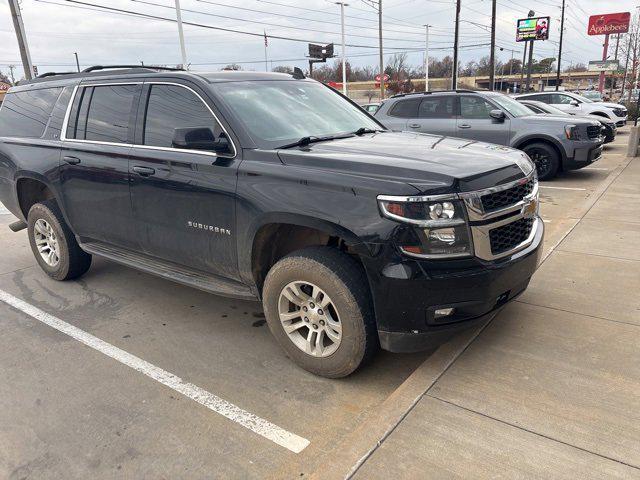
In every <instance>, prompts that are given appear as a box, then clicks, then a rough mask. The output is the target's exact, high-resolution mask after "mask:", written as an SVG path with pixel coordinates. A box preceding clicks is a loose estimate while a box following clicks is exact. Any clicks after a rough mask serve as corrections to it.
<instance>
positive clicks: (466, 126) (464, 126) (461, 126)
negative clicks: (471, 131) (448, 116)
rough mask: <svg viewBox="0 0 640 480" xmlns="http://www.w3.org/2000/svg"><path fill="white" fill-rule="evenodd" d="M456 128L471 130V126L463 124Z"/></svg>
mask: <svg viewBox="0 0 640 480" xmlns="http://www.w3.org/2000/svg"><path fill="white" fill-rule="evenodd" d="M458 128H471V125H468V124H466V123H463V124H462V125H458Z"/></svg>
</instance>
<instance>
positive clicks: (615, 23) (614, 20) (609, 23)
mask: <svg viewBox="0 0 640 480" xmlns="http://www.w3.org/2000/svg"><path fill="white" fill-rule="evenodd" d="M630 21H631V13H629V12H622V13H607V14H605V15H591V16H590V17H589V26H588V27H587V33H588V34H589V35H610V34H612V33H613V34H615V33H627V32H628V31H629V22H630Z"/></svg>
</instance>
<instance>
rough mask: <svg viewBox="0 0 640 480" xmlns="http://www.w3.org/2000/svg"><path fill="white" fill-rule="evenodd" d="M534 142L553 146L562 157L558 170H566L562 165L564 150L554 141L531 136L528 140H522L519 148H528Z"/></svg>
mask: <svg viewBox="0 0 640 480" xmlns="http://www.w3.org/2000/svg"><path fill="white" fill-rule="evenodd" d="M533 143H544V144H545V145H548V146H550V147H551V148H553V150H554V151H555V152H556V153H557V154H558V158H560V166H559V168H558V170H564V169H563V166H562V164H563V161H562V160H563V158H564V155H563V154H562V151H560V149H559V148H558V146H557V145H556V144H555V143H553V142H551V141H549V140H546V139H544V138H530V139H529V140H526V141H524V142H522V143H521V144H520V145H518V149H519V150H524V149H525V148H527V147H528V146H529V145H531V144H533Z"/></svg>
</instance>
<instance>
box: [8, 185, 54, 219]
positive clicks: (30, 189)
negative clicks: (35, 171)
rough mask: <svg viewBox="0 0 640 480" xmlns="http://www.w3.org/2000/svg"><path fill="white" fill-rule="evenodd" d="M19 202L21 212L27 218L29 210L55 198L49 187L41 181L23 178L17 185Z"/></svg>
mask: <svg viewBox="0 0 640 480" xmlns="http://www.w3.org/2000/svg"><path fill="white" fill-rule="evenodd" d="M17 191H18V202H19V204H20V211H22V214H23V215H24V218H27V215H28V214H29V210H30V209H31V207H32V206H33V205H35V204H36V203H39V202H41V201H43V200H49V199H50V198H55V197H54V195H53V192H52V191H51V189H49V187H47V186H46V185H45V184H44V183H42V182H41V181H39V180H34V179H32V178H21V179H19V180H18V184H17Z"/></svg>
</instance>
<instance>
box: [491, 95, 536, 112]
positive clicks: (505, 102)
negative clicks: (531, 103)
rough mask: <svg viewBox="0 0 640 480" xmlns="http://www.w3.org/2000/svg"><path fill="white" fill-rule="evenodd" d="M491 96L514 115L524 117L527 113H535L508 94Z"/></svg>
mask: <svg viewBox="0 0 640 480" xmlns="http://www.w3.org/2000/svg"><path fill="white" fill-rule="evenodd" d="M490 98H491V100H493V101H494V102H496V103H497V104H498V105H500V106H501V107H502V108H504V109H505V110H506V111H507V112H509V113H510V114H511V115H513V116H514V117H524V116H525V115H532V114H533V112H532V111H531V110H529V109H528V108H527V107H525V106H524V105H522V104H521V103H520V102H518V101H517V100H514V99H513V98H511V97H507V96H506V95H492V96H491V97H490Z"/></svg>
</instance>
